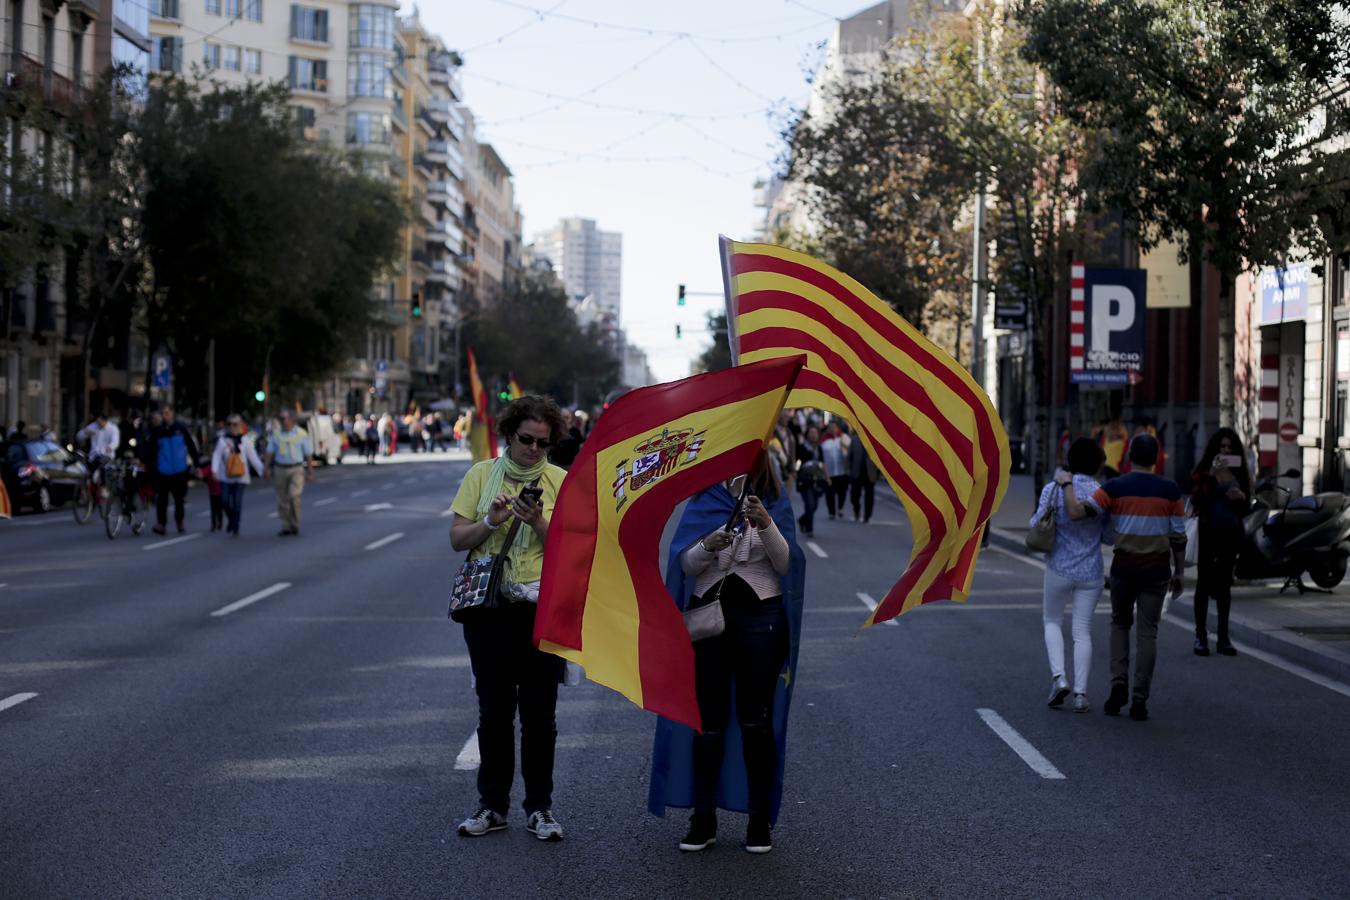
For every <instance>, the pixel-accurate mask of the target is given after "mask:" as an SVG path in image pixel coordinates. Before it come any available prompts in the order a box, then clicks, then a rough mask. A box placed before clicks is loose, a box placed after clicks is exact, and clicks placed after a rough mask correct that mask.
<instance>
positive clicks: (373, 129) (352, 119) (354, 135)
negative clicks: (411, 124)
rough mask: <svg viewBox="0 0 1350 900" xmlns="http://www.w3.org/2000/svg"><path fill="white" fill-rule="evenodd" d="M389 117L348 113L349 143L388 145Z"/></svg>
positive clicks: (377, 114)
mask: <svg viewBox="0 0 1350 900" xmlns="http://www.w3.org/2000/svg"><path fill="white" fill-rule="evenodd" d="M390 139H391V135H390V131H389V117H388V116H384V115H380V114H379V113H347V143H349V144H388V143H389V141H390Z"/></svg>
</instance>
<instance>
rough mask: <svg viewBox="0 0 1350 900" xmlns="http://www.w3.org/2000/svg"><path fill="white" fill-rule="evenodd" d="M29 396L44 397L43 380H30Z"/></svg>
mask: <svg viewBox="0 0 1350 900" xmlns="http://www.w3.org/2000/svg"><path fill="white" fill-rule="evenodd" d="M28 396H30V397H41V396H42V380H41V379H40V378H30V379H28Z"/></svg>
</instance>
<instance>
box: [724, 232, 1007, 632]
mask: <svg viewBox="0 0 1350 900" xmlns="http://www.w3.org/2000/svg"><path fill="white" fill-rule="evenodd" d="M722 272H723V277H724V279H725V280H726V288H727V306H728V322H730V323H731V337H732V340H731V346H732V349H733V352H736V353H738V357H737V358H738V359H739V361H740V362H741V363H750V362H756V361H761V360H768V359H778V358H782V357H793V356H797V355H799V354H805V355H806V359H807V362H806V367H805V368H804V369H803V371H802V373H801V376H800V377H799V378H798V379H797V382H796V386H795V387H794V388H793V390H792V394H791V396H790V397H789V398H788V405H789V406H806V407H815V408H817V409H822V410H826V411H829V412H832V413H835V414H837V415H840V416H843V417H844V418H846V419H847V420H848V421H849V422H851V423H852V424H853V425H854V429H855V437H856V438H858V439H861V440H862V442H863V445H864V446H865V447H866V448H867V451H868V453H870V454H871V456H872V459H873V460H874V461H875V462H876V464H877V467H878V468H880V469H881V472H882V474H883V475H885V477H886V480H887V482H889V483H890V485H891V487H892V488H893V489H894V490H895V493H896V496H898V497H899V498H900V500H901V502H902V503H903V504H904V507H905V513H906V516H907V517H908V519H909V524H910V530H911V531H912V532H913V535H914V548H913V550H912V552H911V554H910V559H909V564H908V566H907V567H906V568H905V570H904V572H903V573H902V574H901V576H900V579H899V581H897V582H896V583H895V585H894V586H893V587H891V589H890V591H889V592H888V593H887V594H886V596H885V598H884V599H883V600H882V601H881V602H880V603H879V604H877V608H876V609H875V610H873V612H872V614H871V615H870V616H869V617H868V619H867V623H866V624H868V625H872V624H875V623H877V622H884V621H886V620H887V619H891V618H894V617H895V616H898V615H900V614H901V613H903V612H906V611H908V610H910V609H913V608H914V607H916V606H918V605H920V604H923V603H928V602H931V601H934V600H946V599H952V600H965V599H966V597H967V596H968V595H969V593H970V583H971V579H972V578H973V577H974V574H975V559H976V556H977V555H978V553H979V548H980V540H981V538H982V536H983V533H984V528H985V525H986V523H987V522H988V521H989V518H990V516H992V515H993V513H994V511H995V510H997V509H998V506H999V504H1000V503H1001V502H1002V500H1003V495H1004V493H1005V492H1006V491H1007V487H1008V470H1009V467H1010V464H1011V456H1010V454H1009V451H1008V435H1007V433H1006V432H1005V431H1004V429H1003V424H1002V422H1001V421H1000V420H999V417H998V413H997V411H996V410H995V409H994V406H993V404H992V403H991V402H990V400H989V395H988V394H987V393H985V391H984V390H983V389H982V388H981V387H980V386H979V385H978V384H977V383H976V381H975V379H974V378H972V377H971V375H970V373H969V372H967V371H966V370H965V369H963V368H962V367H961V366H960V365H959V364H958V363H957V362H956V360H954V359H952V357H951V356H950V354H948V353H946V352H945V351H944V350H942V349H941V348H940V347H938V346H937V345H936V344H934V343H932V342H931V341H929V340H928V339H927V338H925V337H924V336H923V335H921V334H920V333H919V332H918V331H917V330H916V329H915V328H914V327H913V326H912V325H910V324H909V323H908V322H906V321H905V320H904V319H903V318H901V317H900V316H899V315H898V314H896V312H895V311H894V310H893V309H891V307H890V306H889V305H887V304H886V303H885V302H883V301H882V300H880V299H879V298H878V297H876V296H875V295H874V294H872V292H871V291H869V290H867V288H865V287H863V286H862V285H861V284H859V283H858V282H857V281H855V280H854V279H852V278H850V277H849V276H847V275H845V274H844V273H842V272H840V271H838V270H837V269H834V268H832V267H830V266H828V265H826V264H824V263H822V262H820V261H819V260H816V259H812V258H811V257H810V256H807V255H805V254H802V253H797V252H795V251H792V250H788V249H786V248H783V247H777V246H773V245H771V244H747V243H740V242H736V241H731V240H728V239H726V238H723V239H722Z"/></svg>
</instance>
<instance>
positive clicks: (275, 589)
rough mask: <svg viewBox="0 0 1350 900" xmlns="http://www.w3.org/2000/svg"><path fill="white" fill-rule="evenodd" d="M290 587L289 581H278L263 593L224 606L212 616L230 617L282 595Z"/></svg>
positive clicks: (262, 591) (259, 592) (264, 589)
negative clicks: (258, 603)
mask: <svg viewBox="0 0 1350 900" xmlns="http://www.w3.org/2000/svg"><path fill="white" fill-rule="evenodd" d="M290 586H291V583H290V582H289V581H278V582H277V583H276V584H274V585H272V586H271V587H266V588H263V589H262V590H261V591H258V592H257V593H256V594H249V595H248V596H247V597H245V598H244V599H242V600H236V601H234V602H233V603H231V604H229V605H228V606H222V607H221V608H220V609H218V610H216V611H215V612H213V613H211V615H213V616H217V617H219V616H228V615H229V614H230V613H232V612H236V611H238V610H241V609H243V608H244V607H245V606H250V605H252V604H254V603H257V602H258V601H259V600H265V599H267V598H268V597H270V596H272V595H273V594H280V593H281V592H282V591H284V590H286V588H288V587H290Z"/></svg>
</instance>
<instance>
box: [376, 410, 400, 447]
mask: <svg viewBox="0 0 1350 900" xmlns="http://www.w3.org/2000/svg"><path fill="white" fill-rule="evenodd" d="M391 431H397V429H396V428H395V427H394V419H393V417H392V416H391V415H389V413H387V412H385V413H383V414H381V415H380V418H379V420H378V421H377V422H376V424H375V433H376V435H378V436H379V439H380V453H382V454H383V455H385V456H388V455H389V433H390V432H391Z"/></svg>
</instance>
